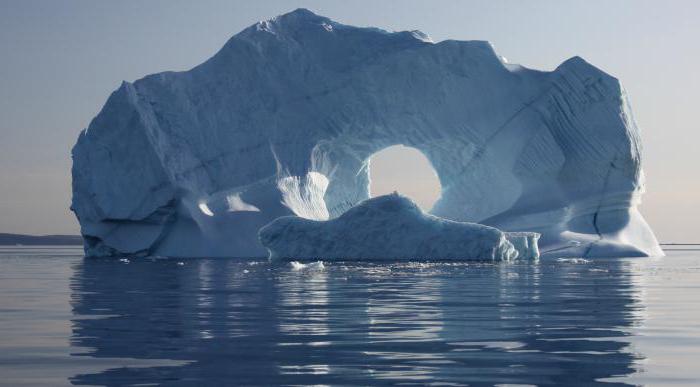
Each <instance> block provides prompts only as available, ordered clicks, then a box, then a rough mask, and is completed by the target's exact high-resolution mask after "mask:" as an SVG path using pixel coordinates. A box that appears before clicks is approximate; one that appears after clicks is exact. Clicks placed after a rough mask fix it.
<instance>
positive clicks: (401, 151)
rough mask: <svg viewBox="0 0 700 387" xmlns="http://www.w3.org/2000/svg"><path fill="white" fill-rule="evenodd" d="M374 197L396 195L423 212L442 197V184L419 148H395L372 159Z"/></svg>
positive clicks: (370, 186)
mask: <svg viewBox="0 0 700 387" xmlns="http://www.w3.org/2000/svg"><path fill="white" fill-rule="evenodd" d="M368 169H369V180H370V184H369V192H370V197H377V196H381V195H386V194H390V193H392V192H394V191H396V192H399V193H401V194H403V195H405V196H408V197H409V198H411V200H413V201H414V202H416V204H418V206H419V207H420V208H421V209H422V210H423V211H430V209H431V208H432V207H433V204H435V202H436V201H437V200H438V198H439V197H440V191H441V186H440V180H439V179H438V176H437V173H436V172H435V169H434V168H433V166H432V165H431V164H430V161H429V160H428V158H427V157H425V155H424V154H423V153H422V152H421V151H419V150H418V149H416V148H412V147H407V146H403V145H394V146H390V147H387V148H384V149H382V150H381V151H379V152H377V153H375V154H373V155H372V156H371V157H370V159H369V168H368Z"/></svg>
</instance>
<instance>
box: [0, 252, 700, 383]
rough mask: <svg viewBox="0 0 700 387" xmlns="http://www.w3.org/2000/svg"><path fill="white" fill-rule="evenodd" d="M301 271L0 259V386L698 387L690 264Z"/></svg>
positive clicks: (355, 266)
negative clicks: (413, 386) (437, 386)
mask: <svg viewBox="0 0 700 387" xmlns="http://www.w3.org/2000/svg"><path fill="white" fill-rule="evenodd" d="M317 266H318V265H311V266H310V267H309V266H307V267H304V268H301V269H300V268H294V267H292V266H291V265H289V264H277V265H275V264H269V263H268V262H266V261H261V260H255V261H245V260H227V259H192V260H180V261H178V260H155V261H150V260H131V261H129V262H127V261H118V260H92V259H83V258H82V257H81V256H80V251H79V250H77V249H73V248H56V247H54V248H2V249H0V384H4V385H8V386H22V385H32V386H34V385H47V386H60V385H110V386H117V385H169V386H173V385H174V386H178V385H198V386H206V385H237V384H238V385H240V384H243V385H249V384H263V385H270V384H296V385H302V384H303V385H308V384H317V385H320V384H343V385H367V384H425V383H435V384H454V385H465V384H467V385H499V384H500V385H513V384H516V385H574V384H582V385H598V384H600V385H608V384H609V385H639V384H644V385H663V386H666V385H698V384H700V366H698V363H699V362H700V323H699V322H698V321H699V320H700V319H699V318H700V300H699V298H700V288H699V287H700V251H669V252H668V256H667V257H665V258H651V259H639V258H637V259H605V260H589V261H581V260H542V261H540V262H539V263H532V262H526V263H507V264H506V263H504V264H447V263H432V264H426V263H409V264H369V263H364V264H359V263H326V264H325V268H320V267H317Z"/></svg>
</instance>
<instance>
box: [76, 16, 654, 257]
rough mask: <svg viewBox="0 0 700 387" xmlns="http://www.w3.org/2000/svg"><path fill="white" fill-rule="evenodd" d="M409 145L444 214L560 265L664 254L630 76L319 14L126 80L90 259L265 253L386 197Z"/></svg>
mask: <svg viewBox="0 0 700 387" xmlns="http://www.w3.org/2000/svg"><path fill="white" fill-rule="evenodd" d="M396 144H403V145H406V146H410V147H413V148H415V149H418V150H419V151H421V152H422V153H424V154H425V156H426V157H427V158H428V160H429V161H430V163H431V164H432V166H433V167H434V169H435V171H436V173H437V175H438V177H439V180H440V184H441V186H442V187H441V188H442V190H441V197H440V199H439V200H438V201H437V203H436V204H435V206H434V207H433V209H432V210H431V213H432V214H434V215H436V216H439V217H441V218H445V219H449V220H454V221H459V222H472V223H481V224H485V225H488V226H492V227H495V228H498V229H500V230H504V231H506V232H523V231H524V232H534V233H540V234H541V235H542V237H541V239H540V241H539V243H540V248H541V250H542V252H543V254H545V255H546V254H548V253H551V254H556V255H558V256H579V257H580V256H589V257H590V256H645V255H662V254H663V253H662V252H661V249H660V248H659V246H658V243H657V241H656V238H655V237H654V234H653V233H652V231H651V229H650V228H649V226H648V225H647V224H646V222H645V221H644V218H643V217H642V215H641V214H640V213H639V211H638V210H637V206H638V204H639V202H640V199H641V195H642V193H643V190H644V178H643V173H642V168H641V161H642V157H641V150H640V149H641V142H640V137H639V131H638V129H637V126H636V125H635V122H634V119H633V117H632V113H631V110H630V107H629V105H628V102H627V98H626V96H625V92H624V90H623V88H622V87H621V85H620V83H619V82H618V80H617V79H615V78H613V77H611V76H610V75H608V74H606V73H604V72H602V71H601V70H599V69H597V68H596V67H594V66H592V65H590V64H589V63H587V62H586V61H584V60H583V59H581V58H579V57H574V58H571V59H569V60H567V61H565V62H564V63H562V64H561V65H560V66H559V67H557V68H556V69H555V70H554V71H551V72H545V71H536V70H531V69H527V68H525V67H522V66H519V65H515V64H510V63H506V62H505V61H503V60H502V59H501V58H500V57H499V56H498V55H496V53H495V52H494V50H493V48H492V47H491V45H490V44H489V43H487V42H483V41H443V42H438V43H433V42H432V41H431V40H430V39H429V38H427V37H426V35H425V34H423V33H419V32H416V31H403V32H387V31H383V30H380V29H377V28H358V27H353V26H348V25H343V24H340V23H337V22H334V21H332V20H330V19H328V18H325V17H322V16H318V15H316V14H314V13H312V12H310V11H308V10H304V9H299V10H296V11H293V12H290V13H288V14H285V15H282V16H279V17H276V18H274V19H271V20H267V21H262V22H259V23H257V24H254V25H252V26H251V27H249V28H247V29H245V30H244V31H242V32H240V33H239V34H237V35H235V36H234V37H232V38H231V39H230V40H229V41H228V42H227V43H226V44H225V45H224V47H223V48H222V49H221V50H220V51H219V52H218V53H217V54H216V55H214V56H213V57H212V58H210V59H209V60H207V61H205V62H204V63H202V64H201V65H199V66H197V67H195V68H193V69H191V70H189V71H183V72H164V73H159V74H154V75H149V76H147V77H145V78H143V79H140V80H137V81H135V82H133V83H129V82H124V83H123V84H122V85H121V87H119V89H117V90H116V91H115V92H114V93H112V95H111V96H110V97H109V99H108V101H107V103H106V104H105V106H104V108H103V109H102V111H101V112H100V113H99V114H98V115H97V117H95V118H94V119H93V121H92V122H91V123H90V126H89V127H88V128H87V129H86V130H84V131H83V132H82V133H81V134H80V136H79V138H78V141H77V144H76V145H75V147H74V149H73V203H72V209H73V211H74V212H75V214H76V216H77V217H78V219H79V221H80V225H81V232H82V234H83V236H84V240H85V250H86V254H87V255H92V256H105V255H122V254H136V255H163V256H173V257H187V256H238V257H240V256H263V255H265V254H266V249H265V248H264V247H263V246H262V245H261V244H260V243H259V241H258V237H257V236H258V231H259V230H260V229H261V228H262V227H263V226H264V225H266V224H268V223H270V222H272V221H273V220H275V219H277V218H279V217H281V216H287V215H297V216H300V217H303V218H307V219H312V220H327V219H335V218H337V217H339V216H341V215H342V214H344V213H345V212H346V211H348V210H349V209H352V208H353V206H355V205H356V204H358V203H360V202H362V201H363V200H366V199H368V198H369V192H368V184H369V177H368V176H369V164H368V159H369V158H370V157H371V156H372V155H373V154H374V153H376V152H378V151H380V150H382V149H384V148H386V147H389V146H392V145H396ZM513 238H521V239H520V242H517V243H521V242H522V243H525V242H526V239H522V237H517V236H516V235H514V234H513ZM512 240H513V241H515V239H512ZM517 243H515V244H517ZM511 244H513V243H511ZM436 248H437V247H436Z"/></svg>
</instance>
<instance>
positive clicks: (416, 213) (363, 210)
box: [260, 194, 537, 265]
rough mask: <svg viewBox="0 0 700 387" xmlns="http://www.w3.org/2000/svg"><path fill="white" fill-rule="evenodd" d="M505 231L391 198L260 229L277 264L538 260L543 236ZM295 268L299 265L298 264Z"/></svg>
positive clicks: (284, 219) (279, 221) (293, 218)
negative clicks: (336, 213)
mask: <svg viewBox="0 0 700 387" xmlns="http://www.w3.org/2000/svg"><path fill="white" fill-rule="evenodd" d="M513 238H514V239H515V240H516V241H517V243H515V245H516V246H518V247H519V248H520V250H518V249H516V247H515V246H514V244H513V243H511V242H510V241H509V240H508V239H507V235H506V234H505V233H503V232H502V231H500V230H498V229H495V228H493V227H489V226H483V225H480V224H474V223H464V222H455V221H450V220H446V219H442V218H438V217H436V216H433V215H428V214H425V213H423V211H421V209H420V208H419V207H418V206H417V205H416V204H415V203H414V202H413V201H411V200H410V199H408V198H406V197H404V196H401V195H398V194H390V195H384V196H378V197H376V198H372V199H368V200H365V201H364V202H362V203H360V204H358V205H357V206H355V207H353V208H351V209H349V210H348V211H346V212H345V213H343V214H342V215H340V216H339V217H337V218H335V219H332V220H327V221H317V220H311V219H304V218H301V217H298V216H285V217H281V218H278V219H276V220H275V221H273V222H272V223H270V224H269V225H267V226H265V227H263V228H262V229H261V230H260V241H261V242H262V244H263V246H265V247H267V248H268V250H269V251H270V258H272V259H290V260H291V259H307V260H308V259H319V258H320V259H327V260H344V259H349V260H355V259H362V260H416V259H418V260H420V259H431V260H484V261H510V260H513V259H515V258H518V257H522V258H537V256H533V249H532V248H531V247H530V246H531V244H530V245H528V240H529V241H532V242H531V243H534V251H535V252H536V251H537V235H530V234H527V235H526V234H522V235H513ZM292 264H293V265H294V262H293V263H292Z"/></svg>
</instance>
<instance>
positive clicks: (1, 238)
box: [0, 233, 83, 246]
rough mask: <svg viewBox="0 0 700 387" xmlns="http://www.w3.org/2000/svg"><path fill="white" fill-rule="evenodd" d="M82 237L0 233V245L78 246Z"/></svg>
mask: <svg viewBox="0 0 700 387" xmlns="http://www.w3.org/2000/svg"><path fill="white" fill-rule="evenodd" d="M82 244H83V238H82V237H81V236H80V235H22V234H5V233H0V246H16V245H26V246H41V245H52V246H74V245H77V246H80V245H82Z"/></svg>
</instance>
